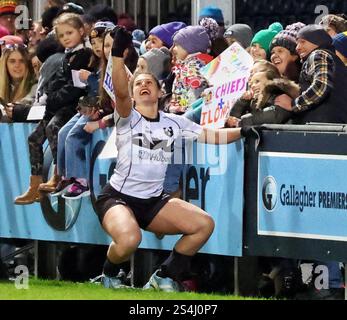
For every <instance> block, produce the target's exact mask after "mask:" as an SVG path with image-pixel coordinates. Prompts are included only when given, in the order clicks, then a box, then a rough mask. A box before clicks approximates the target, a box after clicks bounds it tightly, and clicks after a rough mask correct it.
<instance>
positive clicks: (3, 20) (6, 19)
mask: <svg viewBox="0 0 347 320" xmlns="http://www.w3.org/2000/svg"><path fill="white" fill-rule="evenodd" d="M17 4H18V3H17V1H15V0H0V25H1V26H3V27H5V28H6V29H7V30H8V31H9V33H10V34H15V33H16V26H15V20H16V16H17V14H16V6H17Z"/></svg>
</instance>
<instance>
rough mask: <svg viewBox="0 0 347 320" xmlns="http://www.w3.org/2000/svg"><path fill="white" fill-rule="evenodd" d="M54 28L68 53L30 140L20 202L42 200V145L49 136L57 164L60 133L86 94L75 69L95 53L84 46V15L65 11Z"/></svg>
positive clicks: (85, 66) (84, 66)
mask: <svg viewBox="0 0 347 320" xmlns="http://www.w3.org/2000/svg"><path fill="white" fill-rule="evenodd" d="M55 31H56V35H57V38H58V39H59V41H60V43H61V44H62V45H63V46H64V47H65V49H66V50H65V56H64V57H63V59H62V63H61V65H60V67H59V70H58V71H57V73H56V76H55V77H54V79H53V80H52V81H51V82H50V83H49V86H48V89H47V101H46V110H45V114H44V117H43V119H42V120H41V121H40V123H39V124H38V126H37V127H36V129H35V130H34V132H33V133H32V134H31V135H30V137H29V139H28V141H29V150H30V163H31V177H30V186H29V189H28V190H27V191H26V192H25V193H24V194H23V195H21V196H19V197H17V198H16V199H15V204H17V205H28V204H32V203H34V202H39V201H40V194H39V187H40V184H42V172H43V160H44V159H43V145H44V143H45V141H46V139H48V141H49V144H50V148H51V151H52V155H53V159H54V164H56V162H57V145H58V141H57V140H58V132H59V130H60V129H61V128H62V127H63V126H64V125H65V124H66V123H67V122H68V121H69V120H70V119H71V117H72V116H73V115H74V114H75V112H76V106H77V104H78V101H79V98H80V97H81V96H83V95H86V93H87V92H86V90H85V89H82V88H76V87H75V86H74V84H73V81H72V70H80V69H88V64H89V62H90V58H91V55H92V51H91V50H90V49H88V48H86V47H85V42H84V36H85V31H84V26H83V22H82V20H81V18H80V17H79V16H78V15H76V14H72V13H67V14H63V15H61V16H60V17H59V18H58V19H57V20H55ZM58 182H59V177H58V175H57V171H56V169H55V172H54V175H53V177H52V178H51V179H50V181H49V183H50V184H53V185H57V184H58Z"/></svg>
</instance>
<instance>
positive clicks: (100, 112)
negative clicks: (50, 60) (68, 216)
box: [53, 22, 137, 199]
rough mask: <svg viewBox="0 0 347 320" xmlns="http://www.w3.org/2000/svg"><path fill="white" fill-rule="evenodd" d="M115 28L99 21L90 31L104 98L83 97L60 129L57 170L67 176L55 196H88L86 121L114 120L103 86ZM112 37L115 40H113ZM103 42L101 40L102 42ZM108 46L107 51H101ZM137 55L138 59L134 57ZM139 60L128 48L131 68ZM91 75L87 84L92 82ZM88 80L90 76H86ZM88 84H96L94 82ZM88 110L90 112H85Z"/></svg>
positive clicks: (88, 135)
mask: <svg viewBox="0 0 347 320" xmlns="http://www.w3.org/2000/svg"><path fill="white" fill-rule="evenodd" d="M114 29H115V25H113V24H112V23H111V24H110V23H109V22H98V23H97V24H96V25H95V27H94V29H93V30H92V32H91V37H90V40H91V43H92V45H93V44H94V45H93V50H94V53H95V54H96V55H97V56H98V57H99V58H101V70H99V71H100V72H99V74H100V75H101V77H100V78H101V81H98V84H99V90H97V91H100V92H101V99H100V101H97V99H83V100H82V101H81V104H80V105H79V107H81V109H80V111H79V113H78V114H76V115H75V116H74V117H73V118H72V119H71V120H70V121H69V122H68V123H67V124H66V125H65V126H64V127H63V128H62V129H61V130H60V132H59V138H58V173H59V175H61V176H64V178H63V180H62V181H61V183H59V184H58V186H57V187H56V189H55V190H54V194H53V195H55V196H58V195H63V197H64V198H66V199H78V198H81V197H84V196H88V195H89V194H90V192H89V186H88V174H87V172H88V170H87V168H88V161H87V159H88V155H87V153H86V146H87V145H88V144H89V142H90V141H91V137H92V136H91V133H92V131H89V130H85V126H86V125H87V122H88V121H90V120H92V121H93V120H95V123H96V124H97V126H98V127H102V128H104V127H105V126H106V123H107V122H108V121H110V122H112V119H111V118H113V110H114V105H112V101H111V99H110V98H109V97H108V95H107V93H106V91H105V90H104V89H103V82H104V77H105V73H106V66H107V58H108V57H109V52H110V51H109V49H108V48H112V44H113V38H112V37H111V36H110V34H111V32H112V31H113V30H114ZM100 38H101V39H102V40H104V44H105V45H104V46H102V45H101V50H100V46H99V45H97V44H100ZM111 39H112V41H110V40H111ZM101 44H102V43H101ZM103 47H104V48H106V50H102V49H103ZM134 57H135V60H134ZM136 62H137V54H136V51H135V49H134V48H133V47H132V48H129V50H128V51H127V63H128V68H130V70H131V71H134V65H135V64H136ZM82 74H83V75H88V71H85V70H83V72H82ZM89 78H90V75H89V77H88V80H89V81H88V83H90V79H89ZM85 80H87V79H85ZM89 87H94V88H95V87H97V86H95V84H93V85H90V86H89ZM94 93H95V89H94V90H92V92H90V93H89V96H93V95H94V97H95V94H94ZM84 110H87V111H84Z"/></svg>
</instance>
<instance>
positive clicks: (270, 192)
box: [262, 176, 277, 212]
mask: <svg viewBox="0 0 347 320" xmlns="http://www.w3.org/2000/svg"><path fill="white" fill-rule="evenodd" d="M262 198H263V205H264V207H265V209H266V210H267V211H269V212H272V211H273V210H274V209H275V207H276V204H277V183H276V180H275V179H274V178H273V177H270V176H269V177H266V178H265V179H264V183H263V188H262Z"/></svg>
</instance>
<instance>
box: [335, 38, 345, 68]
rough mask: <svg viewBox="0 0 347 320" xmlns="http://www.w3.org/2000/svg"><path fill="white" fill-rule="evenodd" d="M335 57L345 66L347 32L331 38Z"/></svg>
mask: <svg viewBox="0 0 347 320" xmlns="http://www.w3.org/2000/svg"><path fill="white" fill-rule="evenodd" d="M333 45H334V47H335V51H336V55H337V56H338V57H339V58H340V59H341V60H342V62H343V63H344V64H345V66H347V31H346V32H342V33H339V34H338V35H336V36H335V37H334V38H333Z"/></svg>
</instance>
